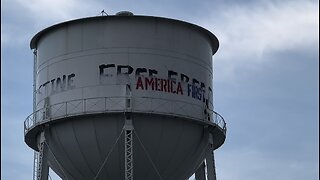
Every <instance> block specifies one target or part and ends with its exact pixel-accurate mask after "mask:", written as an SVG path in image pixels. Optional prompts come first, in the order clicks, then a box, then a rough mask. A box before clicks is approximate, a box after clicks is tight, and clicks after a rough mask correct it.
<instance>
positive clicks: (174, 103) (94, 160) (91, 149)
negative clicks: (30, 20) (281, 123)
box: [24, 12, 226, 180]
mask: <svg viewBox="0 0 320 180" xmlns="http://www.w3.org/2000/svg"><path fill="white" fill-rule="evenodd" d="M218 46H219V42H218V39H217V38H216V37H215V36H214V35H213V34H212V33H211V32H209V31H208V30H206V29H204V28H202V27H199V26H197V25H194V24H190V23H187V22H183V21H179V20H174V19H168V18H162V17H153V16H138V15H133V14H132V13H130V12H120V13H117V14H116V15H109V16H97V17H88V18H82V19H76V20H72V21H67V22H63V23H60V24H56V25H53V26H51V27H48V28H46V29H44V30H42V31H40V32H39V33H37V34H36V35H35V36H34V37H33V38H32V40H31V43H30V47H31V49H33V50H34V83H33V87H34V94H33V95H34V96H33V97H34V98H33V108H34V110H33V113H32V114H31V115H30V116H29V117H27V119H26V120H25V122H24V131H25V142H26V144H27V145H28V146H30V147H31V148H32V149H34V150H35V159H34V179H37V180H47V179H48V171H49V167H50V168H51V169H52V170H53V171H55V172H56V173H57V174H58V175H59V176H60V177H61V178H62V179H68V180H98V179H99V180H106V179H107V180H123V179H125V180H133V179H134V180H157V179H159V180H185V179H187V178H189V177H190V176H191V175H192V174H194V173H195V176H196V179H197V180H204V179H205V171H207V172H208V173H207V178H208V179H210V180H213V179H215V170H214V169H215V168H214V158H213V150H215V149H217V148H219V147H220V146H221V145H222V144H223V143H224V141H225V138H226V124H225V121H224V119H223V118H222V117H221V116H220V115H219V114H218V113H217V112H215V111H214V110H213V102H212V100H213V97H212V96H213V86H212V78H213V70H212V56H213V54H215V53H216V51H217V50H218ZM204 162H206V164H205V163H204Z"/></svg>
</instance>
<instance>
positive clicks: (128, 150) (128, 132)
mask: <svg viewBox="0 0 320 180" xmlns="http://www.w3.org/2000/svg"><path fill="white" fill-rule="evenodd" d="M125 117H126V120H125V125H124V131H125V137H124V138H125V142H124V143H125V144H124V147H125V149H124V151H125V152H124V153H125V180H133V125H132V119H131V115H130V113H126V114H125Z"/></svg>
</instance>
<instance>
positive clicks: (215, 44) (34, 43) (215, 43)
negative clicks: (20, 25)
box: [30, 15, 219, 55]
mask: <svg viewBox="0 0 320 180" xmlns="http://www.w3.org/2000/svg"><path fill="white" fill-rule="evenodd" d="M132 18H135V19H137V18H139V19H155V20H162V21H171V22H173V23H177V24H181V25H185V26H188V27H190V28H193V29H195V30H197V31H199V32H201V33H204V34H205V35H207V36H208V37H209V39H210V43H211V46H212V55H214V54H215V53H216V52H217V50H218V48H219V41H218V38H217V37H216V36H215V35H214V34H213V33H211V32H210V31H209V30H207V29H205V28H203V27H201V26H198V25H195V24H192V23H188V22H185V21H181V20H177V19H170V18H165V17H156V16H143V15H130V16H129V15H108V16H93V17H85V18H80V19H74V20H70V21H65V22H62V23H58V24H55V25H52V26H49V27H47V28H45V29H43V30H41V31H40V32H38V33H37V34H36V35H35V36H33V38H32V39H31V41H30V48H31V49H35V48H36V47H37V43H38V41H39V40H40V39H41V37H42V36H43V35H45V34H46V33H48V32H50V31H52V30H54V29H56V28H59V27H62V26H66V25H70V24H73V23H79V22H87V21H92V20H105V19H132Z"/></svg>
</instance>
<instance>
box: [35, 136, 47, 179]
mask: <svg viewBox="0 0 320 180" xmlns="http://www.w3.org/2000/svg"><path fill="white" fill-rule="evenodd" d="M38 163H39V164H38V170H37V180H48V176H49V166H48V147H47V146H46V144H45V137H44V131H42V132H41V134H40V144H39V161H38Z"/></svg>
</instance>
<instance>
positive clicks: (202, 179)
mask: <svg viewBox="0 0 320 180" xmlns="http://www.w3.org/2000/svg"><path fill="white" fill-rule="evenodd" d="M205 167H206V165H205V164H204V162H202V163H201V165H200V166H199V168H198V169H197V171H196V173H195V176H196V180H206V172H205Z"/></svg>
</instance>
